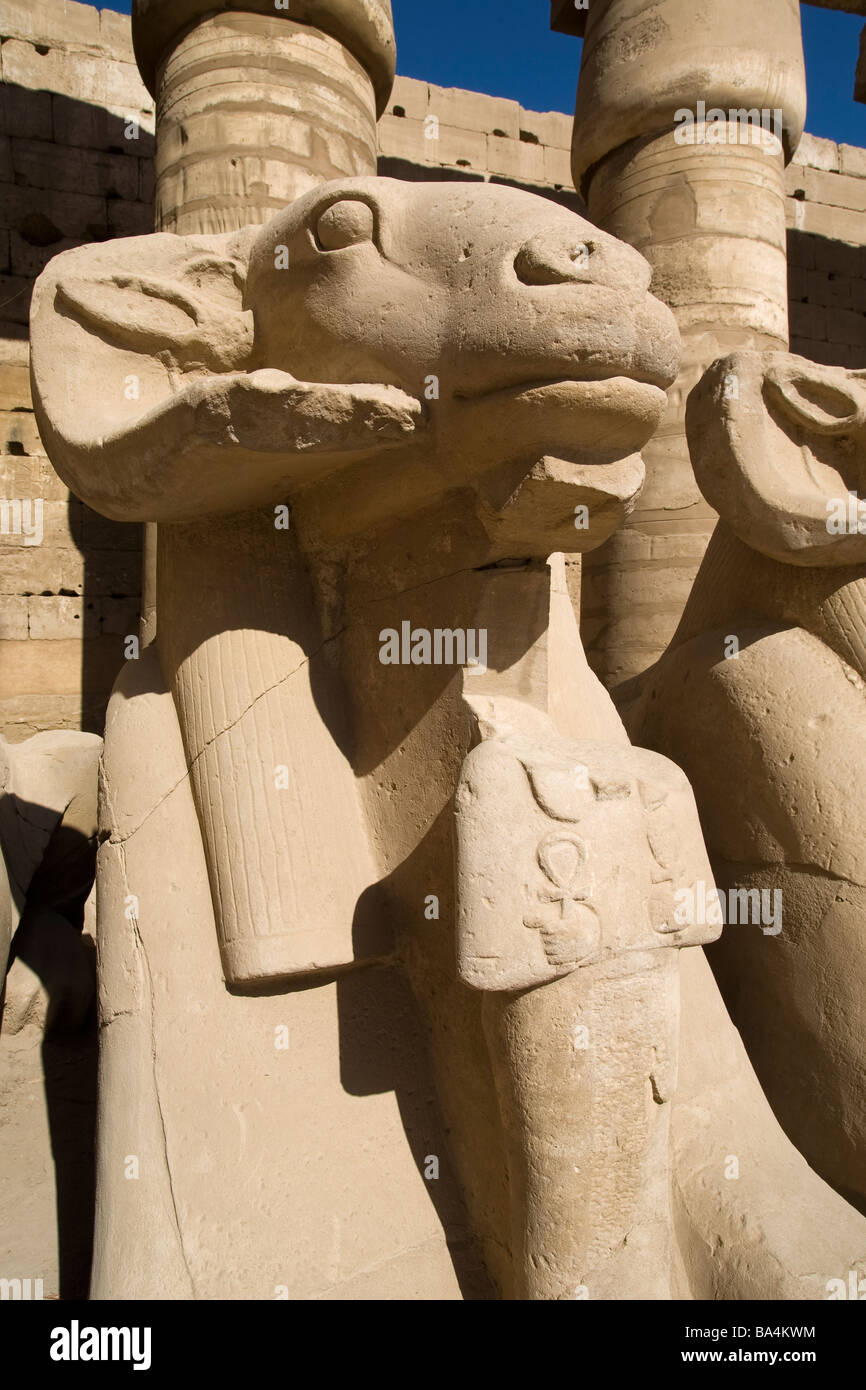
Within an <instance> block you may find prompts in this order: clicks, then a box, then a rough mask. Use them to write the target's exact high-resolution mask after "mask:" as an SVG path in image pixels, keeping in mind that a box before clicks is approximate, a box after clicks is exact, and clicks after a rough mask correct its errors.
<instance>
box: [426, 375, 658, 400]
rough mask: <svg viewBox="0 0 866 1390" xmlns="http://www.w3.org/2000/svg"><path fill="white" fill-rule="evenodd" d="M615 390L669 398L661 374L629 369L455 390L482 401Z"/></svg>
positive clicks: (463, 396) (589, 394)
mask: <svg viewBox="0 0 866 1390" xmlns="http://www.w3.org/2000/svg"><path fill="white" fill-rule="evenodd" d="M612 390H613V391H618V392H622V393H623V394H631V393H635V394H638V395H641V394H645V395H646V396H647V397H648V398H650V399H656V398H663V399H664V400H667V396H666V393H665V389H664V387H663V386H662V385H661V384H660V378H658V377H656V378H655V379H653V378H652V377H650V376H649V375H639V374H637V373H634V374H632V373H628V372H622V373H620V374H618V375H607V376H601V375H599V376H583V377H577V376H560V377H543V378H536V379H535V380H531V381H521V382H515V383H510V384H508V385H504V386H494V387H490V388H485V390H483V391H455V393H454V394H455V397H456V399H457V400H466V401H479V400H490V399H493V398H495V397H502V398H504V397H508V398H509V399H513V398H515V397H517V396H528V395H536V394H538V393H541V392H544V393H545V394H558V395H562V394H566V393H572V394H574V395H575V396H582V397H584V398H587V397H592V396H594V395H596V394H598V393H605V392H609V391H612Z"/></svg>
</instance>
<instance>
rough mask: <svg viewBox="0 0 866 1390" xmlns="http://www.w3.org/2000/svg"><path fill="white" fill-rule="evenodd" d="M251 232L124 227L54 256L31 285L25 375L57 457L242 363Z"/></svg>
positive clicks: (249, 322)
mask: <svg viewBox="0 0 866 1390" xmlns="http://www.w3.org/2000/svg"><path fill="white" fill-rule="evenodd" d="M254 231H255V229H246V230H245V231H244V232H240V233H232V234H229V235H226V236H215V237H178V236H173V235H170V234H168V233H158V234H156V235H153V236H145V237H129V238H125V239H123V240H118V241H112V242H108V243H105V244H101V245H94V246H82V247H78V248H76V249H74V250H72V251H66V252H64V253H63V254H62V255H60V256H56V257H55V258H54V260H52V261H50V262H49V264H48V266H47V267H46V269H45V270H44V271H43V273H42V275H41V276H40V277H39V279H38V280H37V282H36V286H35V288H34V295H33V308H32V311H31V374H32V378H33V387H34V403H35V405H36V410H37V414H38V416H39V423H40V428H41V427H42V426H43V424H44V426H45V428H46V430H47V433H48V435H49V437H50V438H52V439H53V440H54V442H55V446H58V445H59V446H60V452H61V456H62V451H63V446H64V444H67V445H76V446H78V447H81V446H86V445H87V444H88V443H89V442H90V443H92V442H95V441H97V440H99V439H101V438H104V437H105V436H106V435H109V434H112V433H114V432H115V431H117V430H118V429H124V428H126V429H129V428H130V427H132V426H133V425H134V423H135V421H136V420H137V419H139V418H141V417H142V416H144V415H145V414H147V413H149V412H150V411H152V410H153V409H154V408H155V407H158V406H159V405H160V404H162V403H163V402H164V401H165V400H166V399H167V398H169V397H170V396H171V395H173V394H175V393H176V392H177V390H178V389H179V384H180V382H181V381H182V380H183V379H184V378H188V377H190V376H208V375H213V374H219V373H223V372H229V371H242V370H244V368H245V367H246V366H247V365H248V363H249V360H250V355H251V352H252V342H253V317H252V314H251V313H250V312H248V311H246V310H245V309H244V307H243V291H244V283H245V279H246V270H247V261H248V257H249V248H250V243H251V241H252V237H253V235H254ZM46 443H48V440H46Z"/></svg>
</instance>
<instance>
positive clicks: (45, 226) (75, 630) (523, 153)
mask: <svg viewBox="0 0 866 1390" xmlns="http://www.w3.org/2000/svg"><path fill="white" fill-rule="evenodd" d="M0 79H2V82H0V498H5V499H7V501H8V502H11V503H12V504H13V505H12V506H8V507H7V508H6V509H4V510H3V511H2V512H0V732H2V733H3V734H5V736H6V737H7V738H9V739H12V740H20V739H22V738H26V737H28V736H29V735H30V734H32V733H34V732H36V731H38V730H41V729H52V728H79V727H81V728H85V729H90V730H96V731H100V730H101V727H102V719H103V713H104V708H105V702H106V700H107V698H108V693H109V691H110V689H111V685H112V683H113V681H114V678H115V676H116V674H117V671H118V669H119V667H120V664H121V662H122V660H123V639H124V637H125V636H126V635H127V634H131V633H135V632H136V631H137V625H138V609H139V593H140V567H141V557H140V545H141V532H140V528H139V527H136V526H124V525H120V524H115V523H112V522H108V521H105V520H104V519H103V518H101V517H99V516H97V515H96V514H95V513H93V512H92V511H90V510H89V508H87V507H84V506H83V505H82V504H81V503H79V502H77V501H76V500H75V499H73V498H71V497H70V495H69V493H68V491H67V490H66V488H64V486H63V485H62V483H61V482H60V480H59V479H58V478H57V476H56V474H55V473H54V471H53V470H52V468H51V466H50V464H49V463H48V462H47V460H46V458H45V454H44V450H43V449H42V446H41V443H40V441H39V437H38V434H37V431H36V427H35V423H34V419H33V413H32V407H31V402H30V391H29V376H28V363H27V323H28V313H29V301H30V291H31V287H32V283H33V280H34V279H35V277H36V276H37V275H38V274H39V272H40V270H41V269H42V267H43V266H44V264H45V263H46V261H47V260H49V259H50V258H51V256H53V255H56V254H57V253H58V252H59V251H62V250H64V249H65V248H66V247H68V246H75V245H78V244H80V243H82V242H87V241H94V240H106V239H108V238H110V237H114V236H132V235H138V234H141V233H145V232H148V231H150V230H151V228H152V225H153V212H152V200H153V168H152V146H153V138H152V133H153V119H154V117H153V103H152V101H151V98H150V97H149V95H148V93H147V91H146V90H145V88H144V87H143V85H142V83H141V80H140V78H139V76H138V70H137V68H136V66H135V62H134V59H133V54H132V46H131V41H130V32H129V20H128V19H127V18H125V17H124V16H122V15H117V14H114V13H113V12H112V11H108V10H103V11H99V10H97V9H95V8H93V7H92V6H90V5H81V4H76V3H73V0H3V3H2V8H0ZM379 138H380V161H379V167H380V172H381V173H383V174H387V175H390V176H391V177H395V178H407V179H428V178H429V179H442V178H445V179H452V178H453V179H466V180H476V179H489V180H492V181H494V182H501V183H508V184H513V185H518V186H521V187H526V188H528V189H531V190H532V191H534V192H538V193H542V194H544V195H546V196H548V197H551V198H554V199H556V200H557V201H559V202H563V203H565V204H566V205H568V206H570V207H573V208H574V209H575V210H577V211H581V210H582V203H581V200H580V199H579V198H578V196H577V194H576V193H575V191H574V185H573V183H572V180H571V172H570V160H569V144H570V139H571V117H570V116H569V115H565V114H562V113H559V112H537V111H528V110H525V109H524V108H522V107H521V106H520V105H519V104H518V103H517V102H514V101H508V100H504V99H501V98H496V97H488V96H483V95H481V94H479V93H475V92H463V91H459V90H456V89H448V88H443V87H436V86H432V85H429V84H428V83H426V82H419V81H416V80H414V79H411V78H405V77H400V78H398V79H397V82H396V84H395V88H394V93H393V96H392V99H391V102H390V104H389V107H388V111H387V112H386V114H385V115H384V117H383V118H382V120H381V122H380V125H379ZM787 192H788V222H789V228H790V230H789V259H790V298H791V333H792V348H793V350H794V351H795V352H800V353H803V354H804V355H805V356H810V357H813V358H815V359H816V360H817V361H822V362H828V363H841V364H845V365H849V366H854V367H860V366H864V365H866V317H864V309H866V218H864V210H866V151H863V150H859V149H856V148H854V147H852V146H849V145H841V146H836V145H835V144H834V143H833V142H832V141H828V140H817V139H814V138H813V137H811V136H806V137H805V138H804V140H803V142H802V145H801V147H800V150H799V152H798V154H797V158H796V161H795V163H794V164H792V165H791V167H790V168H789V170H788V172H787ZM95 389H98V383H95ZM37 500H39V501H41V503H42V532H43V534H42V542H41V544H38V545H37V544H33V543H29V542H30V538H29V537H28V536H26V535H24V534H22V533H23V531H24V529H25V527H26V528H27V529H28V530H32V529H33V526H34V523H35V521H36V518H35V515H34V513H33V512H31V513H30V516H29V524H28V516H27V513H26V504H27V503H28V502H30V503H31V504H33V503H35V502H36V501H37ZM15 503H21V504H22V505H24V507H25V510H24V511H21V510H20V509H16V507H15V505H14V504H15Z"/></svg>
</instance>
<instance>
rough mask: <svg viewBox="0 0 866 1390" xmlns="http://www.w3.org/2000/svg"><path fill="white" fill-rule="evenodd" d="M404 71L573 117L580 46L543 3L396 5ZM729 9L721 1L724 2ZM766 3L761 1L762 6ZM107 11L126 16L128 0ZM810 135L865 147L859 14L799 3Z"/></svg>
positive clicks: (463, 0)
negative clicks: (855, 94)
mask: <svg viewBox="0 0 866 1390" xmlns="http://www.w3.org/2000/svg"><path fill="white" fill-rule="evenodd" d="M392 3H393V7H394V22H395V25H396V29H397V68H398V71H399V72H401V73H403V74H404V75H405V76H407V77H419V78H422V79H425V80H426V81H428V82H436V83H438V84H439V86H441V87H466V88H468V89H469V90H470V91H476V92H487V93H489V94H490V95H491V96H503V97H511V98H512V99H513V100H515V101H519V102H520V103H521V105H522V106H525V107H528V108H529V109H530V110H534V111H572V110H573V109H574V93H575V88H576V85H577V70H578V66H579V63H580V47H581V45H580V41H579V40H578V39H571V38H567V37H566V36H565V35H563V34H552V33H551V32H550V30H549V28H548V25H547V15H548V6H547V3H546V0H435V2H434V0H392ZM719 3H724V0H719ZM760 3H761V0H755V4H760ZM102 8H103V9H109V10H118V11H120V13H121V14H129V10H130V4H129V0H108V3H104V4H103V5H102ZM801 9H802V14H803V41H804V44H805V49H806V78H807V83H808V91H809V114H808V117H807V120H806V128H807V130H809V131H811V133H812V134H813V135H823V136H825V137H826V138H827V139H830V140H840V141H845V142H846V143H847V144H849V145H862V146H866V105H861V104H859V103H858V102H855V101H854V100H853V98H852V95H851V93H852V91H853V88H854V68H855V65H856V62H857V50H858V44H859V39H860V30H861V29H862V27H863V24H864V20H863V18H862V17H861V16H858V15H849V14H839V13H837V12H836V11H835V10H823V9H817V8H816V7H815V6H813V5H802V6H801Z"/></svg>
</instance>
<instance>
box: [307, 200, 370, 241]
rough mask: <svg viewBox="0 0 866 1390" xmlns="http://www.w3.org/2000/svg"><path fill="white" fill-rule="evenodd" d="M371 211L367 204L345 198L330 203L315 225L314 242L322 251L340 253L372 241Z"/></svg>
mask: <svg viewBox="0 0 866 1390" xmlns="http://www.w3.org/2000/svg"><path fill="white" fill-rule="evenodd" d="M373 227H374V218H373V209H372V208H371V207H369V206H368V204H367V203H360V202H358V201H357V199H354V198H345V199H343V201H342V202H341V203H332V204H331V206H330V207H329V208H328V209H326V211H325V212H323V213H322V215H321V217H320V218H319V221H318V223H317V225H316V240H317V242H318V243H319V246H320V248H321V249H322V250H323V251H341V250H342V249H343V247H344V246H358V245H359V244H360V243H361V242H364V241H372V240H373Z"/></svg>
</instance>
